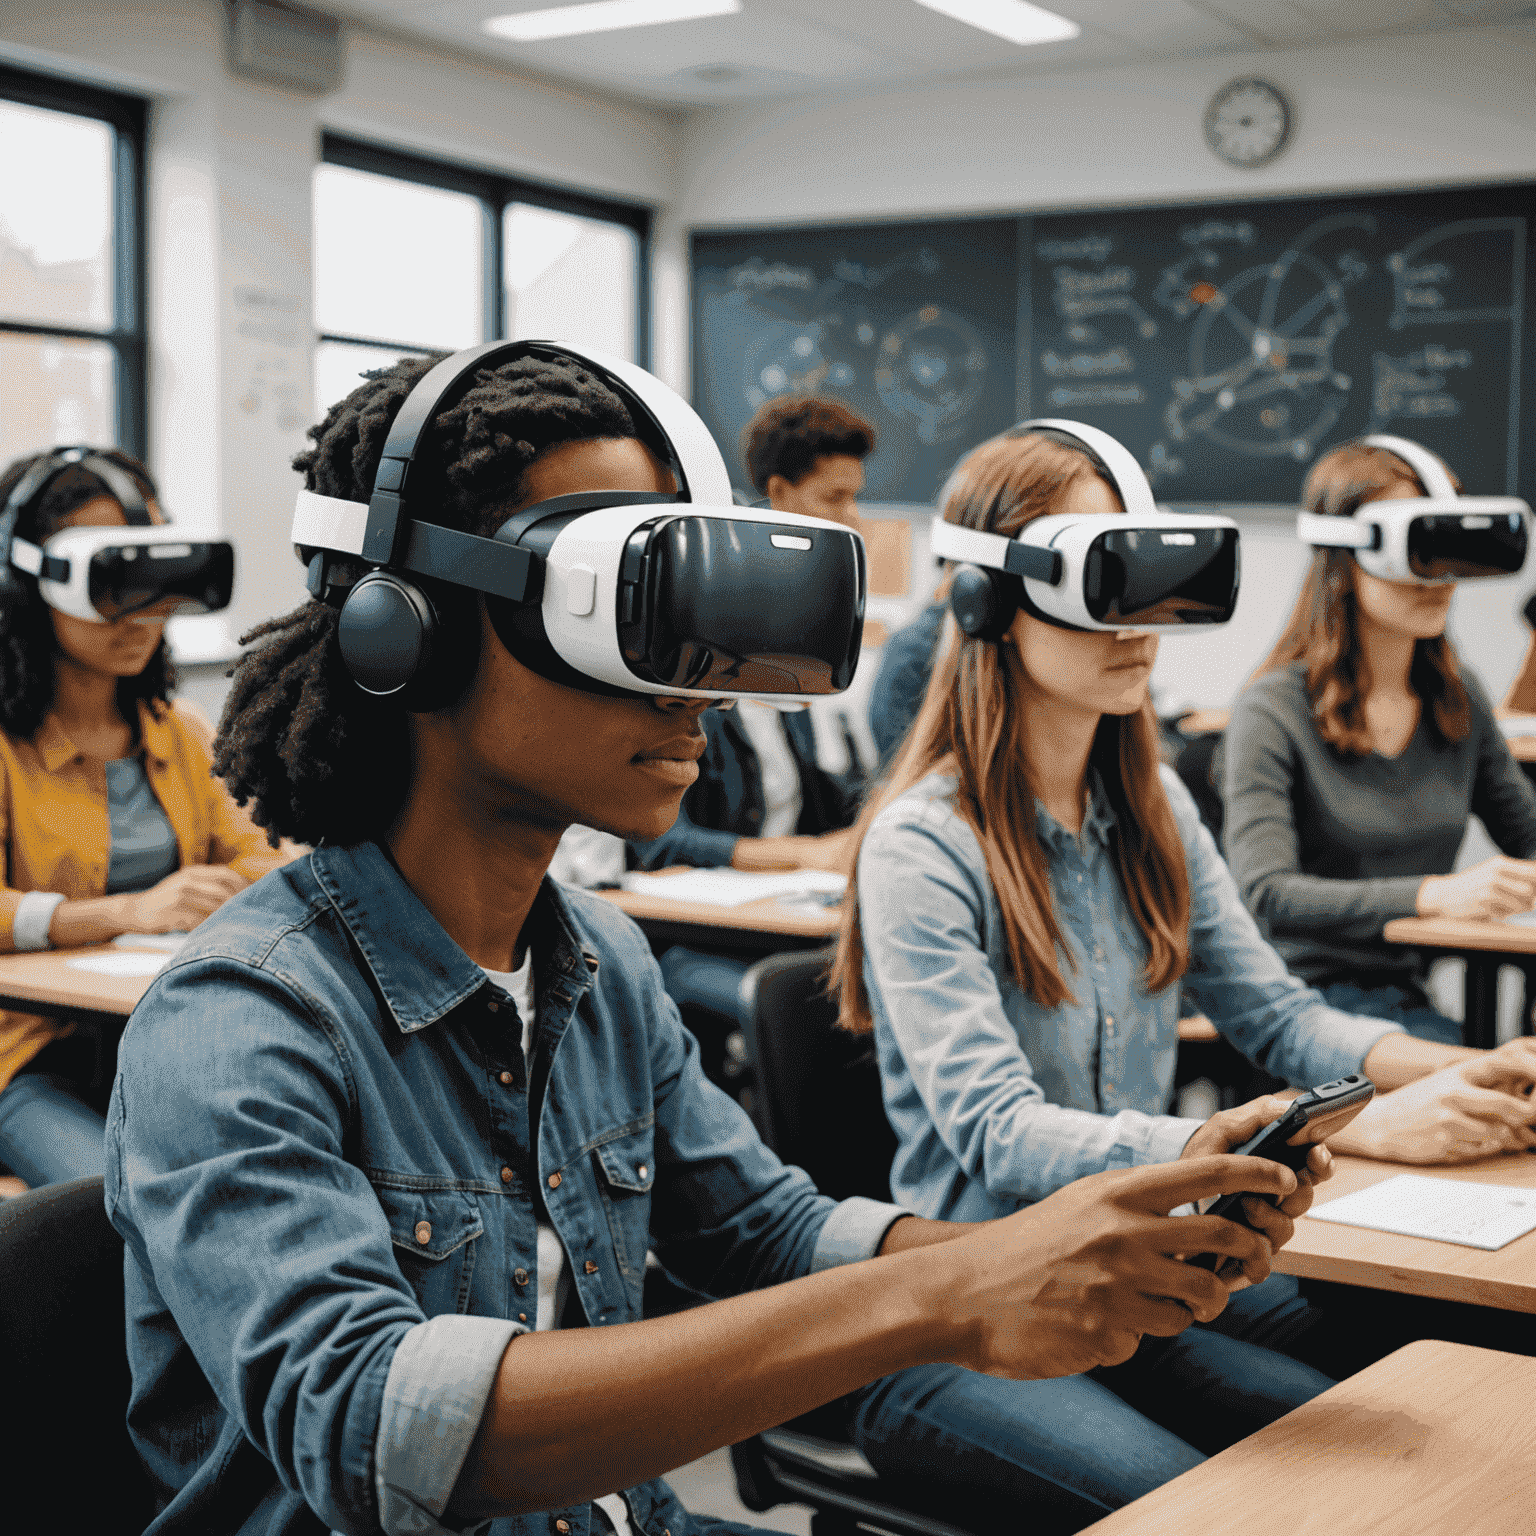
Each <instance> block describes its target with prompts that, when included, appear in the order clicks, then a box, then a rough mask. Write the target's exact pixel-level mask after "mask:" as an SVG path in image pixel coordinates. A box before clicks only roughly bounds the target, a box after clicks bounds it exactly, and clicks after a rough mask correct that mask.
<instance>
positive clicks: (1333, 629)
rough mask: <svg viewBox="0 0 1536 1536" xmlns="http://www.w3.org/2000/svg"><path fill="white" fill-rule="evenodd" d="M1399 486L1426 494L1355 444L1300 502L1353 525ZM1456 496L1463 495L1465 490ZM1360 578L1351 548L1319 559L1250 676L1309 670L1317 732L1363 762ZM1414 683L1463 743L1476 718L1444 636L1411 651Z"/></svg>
mask: <svg viewBox="0 0 1536 1536" xmlns="http://www.w3.org/2000/svg"><path fill="white" fill-rule="evenodd" d="M1399 486H1409V487H1412V488H1413V489H1414V490H1416V491H1417V492H1418V493H1419V494H1420V495H1426V494H1427V492H1426V491H1425V490H1424V487H1423V486H1422V485H1421V484H1420V483H1419V478H1418V476H1417V475H1416V474H1414V472H1413V469H1412V468H1411V467H1410V466H1409V465H1408V464H1407V463H1405V462H1404V461H1403V460H1402V459H1400V458H1398V456H1397V455H1396V454H1395V453H1392V452H1391V451H1390V450H1389V449H1386V448H1373V447H1371V446H1370V445H1369V444H1367V443H1363V442H1354V443H1345V444H1343V445H1342V446H1341V447H1338V448H1335V449H1333V450H1332V451H1331V452H1329V453H1325V454H1324V455H1323V456H1322V458H1320V459H1319V460H1318V461H1317V463H1316V464H1314V465H1313V466H1312V469H1311V472H1310V473H1309V474H1308V475H1307V483H1306V485H1305V486H1303V488H1302V493H1301V494H1302V501H1303V502H1304V503H1305V505H1306V508H1307V510H1308V511H1309V512H1316V513H1318V514H1319V515H1320V516H1324V517H1352V516H1353V515H1354V514H1355V512H1356V511H1357V510H1358V509H1359V508H1360V507H1362V506H1364V505H1365V503H1366V502H1368V501H1379V500H1380V499H1381V498H1382V497H1383V496H1384V495H1386V494H1387V492H1389V491H1391V490H1394V489H1396V488H1397V487H1399ZM1456 488H1457V489H1458V490H1460V489H1461V487H1460V483H1459V482H1457V483H1456ZM1357 571H1358V567H1357V566H1356V564H1355V558H1354V556H1353V555H1352V554H1351V553H1350V552H1349V551H1348V550H1347V549H1319V550H1315V551H1314V552H1313V555H1312V564H1311V567H1310V569H1309V570H1308V571H1307V575H1306V579H1305V580H1304V581H1303V582H1302V585H1301V592H1300V594H1299V596H1298V597H1297V599H1296V607H1295V608H1294V609H1293V610H1292V612H1291V617H1290V620H1289V621H1288V622H1287V624H1286V626H1285V629H1284V630H1283V631H1282V632H1281V635H1280V638H1279V639H1278V640H1277V641H1276V642H1275V648H1274V649H1273V650H1272V651H1271V652H1270V653H1269V655H1268V656H1267V657H1266V658H1265V660H1264V663H1263V665H1262V666H1260V667H1259V669H1258V671H1256V672H1255V673H1254V674H1253V675H1254V678H1260V677H1263V676H1265V674H1266V673H1269V672H1278V671H1279V670H1280V669H1281V668H1282V667H1288V666H1290V665H1292V664H1293V663H1294V662H1298V661H1301V662H1305V663H1306V668H1307V679H1306V687H1307V697H1308V698H1309V699H1310V700H1311V701H1312V718H1313V720H1314V721H1316V723H1317V729H1318V733H1319V734H1320V735H1321V736H1322V738H1323V740H1324V741H1326V742H1328V743H1329V745H1330V746H1332V747H1335V748H1336V749H1337V750H1338V751H1340V752H1347V753H1348V754H1350V756H1352V757H1365V756H1367V755H1368V754H1369V753H1370V751H1371V745H1372V744H1371V732H1370V727H1369V726H1368V725H1367V724H1366V721H1365V695H1364V690H1363V688H1362V686H1361V677H1360V617H1359V598H1358V597H1357V596H1356V589H1355V576H1356V573H1357ZM1408 682H1409V686H1410V687H1411V688H1412V689H1413V691H1414V692H1415V693H1417V694H1418V696H1419V698H1420V700H1421V701H1422V703H1423V706H1424V712H1425V714H1426V716H1427V717H1428V718H1429V719H1430V720H1431V721H1432V722H1433V723H1434V726H1435V729H1436V730H1437V731H1439V733H1440V735H1441V737H1442V738H1443V739H1444V740H1446V741H1464V740H1465V739H1466V736H1467V733H1468V732H1469V731H1470V730H1471V729H1472V711H1471V706H1470V703H1469V701H1468V698H1467V688H1466V684H1465V683H1463V682H1462V680H1461V669H1460V667H1459V665H1458V663H1457V660H1456V651H1455V648H1454V647H1453V646H1452V645H1451V642H1450V641H1449V640H1448V639H1447V638H1446V637H1445V636H1444V635H1443V634H1441V635H1436V636H1435V637H1434V638H1433V639H1432V640H1419V641H1416V642H1415V643H1414V647H1413V661H1412V663H1411V665H1410V667H1409V672H1408Z"/></svg>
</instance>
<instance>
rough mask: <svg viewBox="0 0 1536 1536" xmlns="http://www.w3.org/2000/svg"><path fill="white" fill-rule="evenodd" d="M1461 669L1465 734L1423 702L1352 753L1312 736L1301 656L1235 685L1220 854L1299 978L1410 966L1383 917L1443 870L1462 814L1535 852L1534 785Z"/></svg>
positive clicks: (1504, 843) (1414, 957) (1407, 904)
mask: <svg viewBox="0 0 1536 1536" xmlns="http://www.w3.org/2000/svg"><path fill="white" fill-rule="evenodd" d="M1463 677H1464V678H1465V681H1466V684H1467V690H1468V692H1469V693H1470V695H1471V699H1472V729H1471V732H1470V733H1469V734H1468V736H1467V738H1466V740H1464V741H1459V742H1446V741H1442V740H1441V739H1440V736H1439V734H1438V732H1437V731H1436V730H1435V727H1434V723H1433V721H1432V720H1431V719H1430V718H1429V711H1427V710H1426V711H1424V713H1423V715H1422V716H1421V718H1420V720H1419V725H1418V728H1417V730H1415V731H1414V733H1413V736H1412V738H1411V739H1410V740H1409V742H1408V745H1407V746H1406V747H1405V748H1404V749H1403V750H1402V752H1401V753H1399V754H1398V756H1396V757H1394V758H1386V757H1382V756H1381V755H1380V754H1379V753H1376V752H1372V753H1371V754H1370V755H1369V756H1367V757H1351V756H1348V755H1346V754H1344V753H1342V752H1338V751H1336V750H1335V749H1334V748H1332V747H1330V746H1329V745H1328V744H1327V743H1326V742H1325V741H1324V740H1323V738H1322V737H1321V736H1320V735H1319V734H1318V730H1317V726H1316V725H1315V724H1314V722H1313V720H1312V706H1311V704H1310V702H1309V701H1308V699H1307V694H1306V686H1305V670H1304V667H1303V664H1302V663H1300V662H1298V663H1296V664H1295V665H1293V666H1291V667H1289V668H1286V669H1285V670H1283V671H1280V672H1272V673H1270V674H1269V675H1268V676H1267V677H1262V678H1260V679H1259V680H1258V681H1257V682H1255V683H1253V684H1252V685H1251V686H1250V687H1249V688H1247V689H1246V690H1245V691H1244V692H1243V693H1242V695H1241V696H1240V697H1239V698H1238V701H1237V704H1236V706H1235V707H1234V708H1233V711H1232V720H1231V723H1230V725H1229V726H1228V727H1227V736H1226V742H1225V744H1224V746H1225V752H1224V758H1225V763H1224V768H1223V770H1222V793H1223V798H1224V800H1225V802H1226V824H1225V828H1224V837H1225V843H1226V854H1227V861H1228V863H1229V864H1230V865H1231V866H1232V873H1233V874H1234V875H1235V876H1236V877H1237V884H1238V888H1239V890H1241V892H1242V895H1243V900H1244V901H1245V902H1246V903H1247V905H1248V908H1249V910H1250V911H1251V912H1252V913H1253V915H1254V916H1255V917H1256V918H1257V919H1258V922H1259V926H1260V927H1261V928H1262V929H1263V930H1264V931H1265V933H1266V934H1267V935H1268V937H1269V940H1270V942H1271V943H1272V944H1273V945H1274V946H1275V948H1276V949H1277V950H1278V951H1279V952H1280V954H1281V956H1282V957H1283V958H1284V959H1285V961H1286V963H1287V964H1288V965H1289V966H1290V968H1291V970H1292V971H1293V972H1295V974H1296V975H1298V976H1300V977H1301V978H1302V979H1303V980H1304V981H1307V982H1310V983H1312V984H1313V985H1314V986H1323V985H1326V984H1327V983H1329V982H1332V981H1340V980H1346V979H1357V978H1364V977H1369V976H1376V977H1383V978H1384V977H1389V976H1394V975H1395V976H1399V977H1402V978H1404V979H1407V978H1409V977H1415V976H1420V975H1422V973H1423V970H1424V969H1425V965H1426V960H1425V957H1424V956H1422V955H1421V954H1420V953H1419V952H1418V951H1416V950H1413V949H1410V948H1406V947H1405V946H1403V945H1400V944H1389V943H1387V942H1386V941H1385V940H1384V939H1383V938H1382V936H1381V930H1382V926H1383V924H1385V923H1386V922H1388V921H1389V920H1390V919H1392V918H1394V917H1411V916H1413V912H1414V901H1415V898H1416V897H1417V895H1418V890H1419V886H1420V884H1421V883H1422V881H1423V879H1424V877H1425V876H1426V875H1443V874H1447V873H1449V872H1450V870H1451V867H1452V865H1453V864H1454V862H1455V859H1456V851H1457V849H1458V848H1459V847H1460V846H1461V840H1462V837H1463V835H1464V834H1465V832H1466V830H1467V818H1468V816H1469V815H1476V816H1478V817H1479V818H1480V819H1481V820H1482V822H1483V825H1484V826H1485V827H1487V829H1488V833H1489V836H1491V837H1492V838H1493V840H1494V842H1495V843H1497V844H1498V845H1499V847H1500V848H1502V849H1503V850H1504V852H1505V853H1507V854H1510V855H1513V856H1514V857H1517V858H1531V857H1533V856H1536V792H1533V790H1532V788H1531V785H1530V783H1529V782H1528V781H1527V779H1526V777H1525V774H1524V773H1523V772H1522V771H1521V769H1520V765H1519V764H1518V763H1517V762H1515V760H1514V759H1513V758H1512V757H1511V756H1510V754H1509V748H1508V747H1507V746H1506V745H1505V743H1504V739H1503V737H1502V736H1501V735H1500V734H1499V728H1498V724H1497V722H1496V721H1495V720H1494V717H1493V711H1492V709H1491V708H1490V707H1489V704H1488V699H1487V696H1486V695H1485V694H1484V693H1483V690H1482V688H1481V687H1480V686H1479V685H1478V683H1477V681H1476V679H1475V678H1473V677H1471V676H1470V675H1468V674H1466V673H1465V672H1464V673H1463Z"/></svg>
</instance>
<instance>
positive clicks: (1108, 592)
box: [931, 417, 1240, 639]
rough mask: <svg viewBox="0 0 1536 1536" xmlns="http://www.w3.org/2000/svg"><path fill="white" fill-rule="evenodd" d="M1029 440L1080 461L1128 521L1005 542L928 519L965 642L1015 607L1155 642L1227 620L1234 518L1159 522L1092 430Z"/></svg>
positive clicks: (998, 626) (1124, 467)
mask: <svg viewBox="0 0 1536 1536" xmlns="http://www.w3.org/2000/svg"><path fill="white" fill-rule="evenodd" d="M1028 432H1044V433H1047V434H1050V435H1052V436H1053V437H1056V438H1058V439H1062V440H1065V441H1067V442H1068V443H1069V444H1070V445H1071V446H1073V447H1076V448H1081V449H1082V450H1084V451H1085V452H1087V453H1088V454H1089V456H1090V457H1091V458H1093V459H1094V460H1095V461H1096V463H1097V464H1098V465H1099V466H1101V467H1102V469H1103V471H1104V472H1105V473H1106V475H1107V476H1108V478H1109V480H1110V483H1111V484H1112V485H1113V486H1114V488H1115V490H1116V492H1117V493H1118V494H1119V497H1120V502H1121V505H1122V506H1123V507H1124V508H1125V511H1124V512H1123V513H1117V514H1112V515H1106V514H1102V513H1096V514H1093V515H1091V516H1086V517H1085V516H1079V515H1077V514H1075V513H1060V514H1056V515H1053V516H1048V517H1037V518H1035V519H1033V520H1032V521H1031V522H1028V523H1025V524H1024V526H1023V527H1022V528H1020V529H1019V532H1018V535H1017V536H1016V537H1014V538H1009V537H1007V536H1006V535H1004V534H999V533H985V532H983V531H981V530H980V529H976V528H963V527H961V526H960V525H959V524H957V523H951V522H947V521H945V520H944V519H943V518H942V517H938V518H935V519H934V522H933V528H932V534H931V547H932V550H933V553H934V554H935V555H936V556H937V557H939V558H940V559H943V560H953V561H958V562H961V569H960V570H959V571H957V572H956V573H955V578H954V582H953V585H952V588H951V593H952V596H951V602H952V606H953V607H954V611H955V617H956V619H957V620H958V621H959V623H960V626H961V628H962V629H964V630H965V632H966V633H967V634H969V635H975V636H977V637H978V638H983V639H999V638H1001V635H1002V633H1003V632H1004V631H1006V629H1007V627H1008V624H1009V623H1011V622H1012V618H1013V613H1014V611H1016V609H1017V608H1020V607H1022V608H1023V609H1024V610H1025V611H1026V612H1027V613H1030V614H1032V615H1033V616H1034V617H1036V618H1039V619H1043V620H1044V621H1045V622H1046V623H1048V624H1055V625H1057V626H1058V627H1060V628H1064V629H1079V630H1112V631H1122V630H1128V629H1132V630H1146V631H1148V632H1149V633H1154V634H1163V633H1165V632H1166V631H1168V630H1169V629H1170V628H1177V627H1179V626H1181V625H1194V624H1201V625H1211V624H1225V623H1226V622H1227V620H1228V619H1230V618H1231V617H1232V612H1233V609H1234V608H1235V607H1236V606H1237V589H1238V578H1239V569H1240V567H1239V556H1238V529H1237V524H1236V523H1234V522H1233V521H1232V519H1231V518H1229V517H1214V516H1209V515H1205V514H1187V515H1181V516H1174V515H1172V514H1170V513H1167V512H1164V511H1161V510H1159V508H1158V507H1157V505H1156V504H1155V502H1154V501H1153V499H1152V487H1151V486H1150V484H1148V482H1147V477H1146V475H1145V474H1144V473H1143V472H1142V469H1141V466H1140V465H1139V464H1138V463H1137V462H1136V460H1135V458H1134V456H1133V455H1132V454H1131V453H1130V451H1129V450H1128V449H1127V448H1126V447H1125V446H1124V445H1123V444H1122V443H1120V442H1118V441H1117V440H1116V439H1115V438H1113V437H1111V436H1110V435H1109V433H1107V432H1104V431H1101V430H1100V429H1099V428H1098V427H1091V426H1089V425H1088V424H1087V423H1085V422H1081V421H1066V420H1060V419H1057V418H1054V417H1042V418H1039V419H1037V420H1033V421H1025V422H1021V423H1020V424H1019V425H1018V426H1017V427H1015V428H1014V429H1013V433H1012V434H1011V435H1018V436H1022V435H1023V434H1025V433H1028ZM968 568H980V569H979V570H975V569H968ZM983 573H990V574H988V575H987V576H986V577H985V578H984V579H983Z"/></svg>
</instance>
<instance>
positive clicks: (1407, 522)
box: [1296, 433, 1531, 586]
mask: <svg viewBox="0 0 1536 1536" xmlns="http://www.w3.org/2000/svg"><path fill="white" fill-rule="evenodd" d="M1360 441H1361V442H1362V443H1365V444H1366V445H1367V446H1369V447H1371V448H1385V449H1386V450H1387V452H1389V453H1393V454H1396V455H1397V457H1398V458H1399V459H1401V460H1402V461H1403V462H1404V463H1405V464H1406V465H1407V466H1408V467H1409V468H1410V469H1411V470H1412V471H1413V473H1414V474H1415V475H1416V476H1417V477H1418V480H1419V484H1420V485H1421V486H1422V487H1423V488H1424V495H1422V496H1415V497H1412V498H1409V499H1406V500H1401V501H1397V500H1393V501H1368V502H1365V503H1364V504H1363V505H1362V506H1360V507H1359V508H1358V509H1357V510H1356V511H1355V513H1354V515H1353V516H1351V517H1327V516H1323V515H1321V514H1319V513H1316V512H1303V513H1301V514H1300V515H1299V516H1298V517H1297V519H1296V536H1297V538H1299V539H1300V540H1301V541H1302V543H1304V544H1310V545H1312V546H1313V547H1314V548H1316V549H1347V550H1349V551H1350V552H1351V553H1352V554H1353V555H1354V557H1355V560H1356V562H1357V563H1358V564H1359V566H1360V568H1361V570H1363V571H1366V572H1368V573H1369V574H1370V575H1372V576H1379V577H1381V579H1382V580H1383V581H1403V582H1413V583H1416V584H1418V585H1420V586H1436V585H1439V584H1441V583H1443V582H1447V581H1476V580H1478V579H1480V578H1482V577H1486V576H1510V575H1513V574H1514V573H1515V572H1516V571H1518V570H1519V569H1520V568H1521V566H1523V565H1524V564H1525V555H1526V549H1527V547H1528V545H1529V542H1530V515H1531V509H1530V508H1529V507H1528V506H1527V505H1526V504H1525V502H1523V501H1522V500H1521V499H1520V498H1519V497H1518V496H1461V495H1458V494H1457V491H1456V487H1455V485H1454V484H1453V483H1452V481H1451V476H1450V472H1449V471H1448V470H1447V469H1446V467H1445V464H1444V463H1443V462H1442V461H1441V459H1440V458H1439V456H1438V455H1437V454H1433V453H1431V452H1430V451H1429V449H1427V448H1425V447H1423V446H1422V445H1421V444H1419V443H1415V442H1410V441H1409V440H1408V439H1407V438H1406V437H1392V436H1389V435H1388V434H1386V433H1378V434H1376V435H1374V436H1371V437H1364V438H1361V439H1360Z"/></svg>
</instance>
